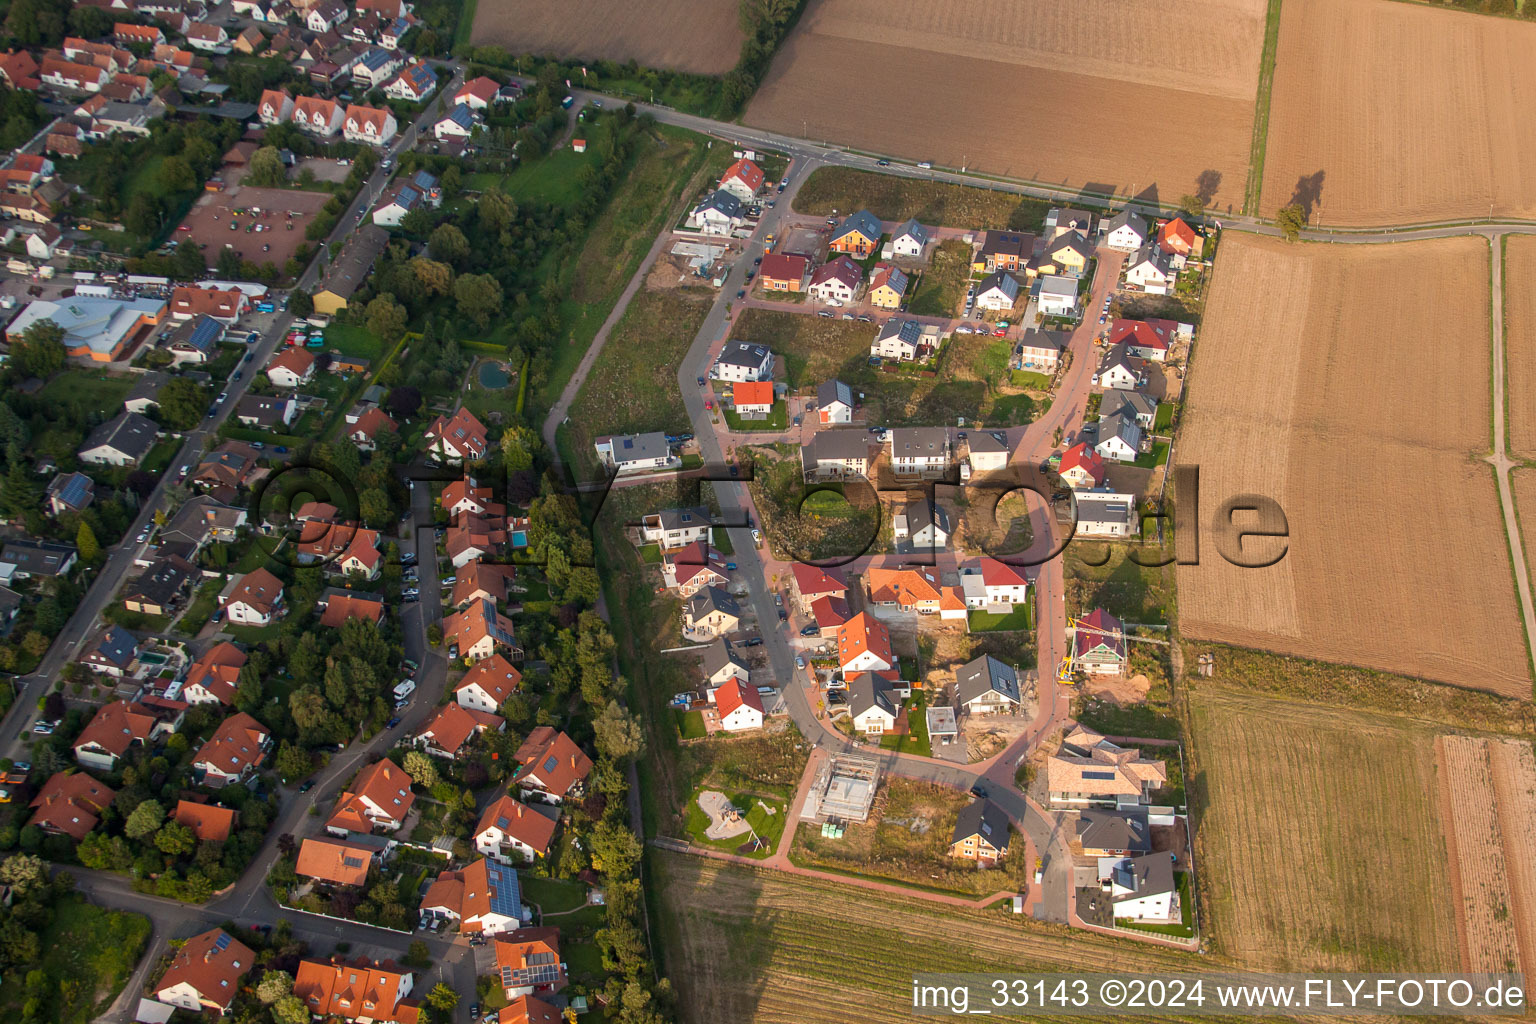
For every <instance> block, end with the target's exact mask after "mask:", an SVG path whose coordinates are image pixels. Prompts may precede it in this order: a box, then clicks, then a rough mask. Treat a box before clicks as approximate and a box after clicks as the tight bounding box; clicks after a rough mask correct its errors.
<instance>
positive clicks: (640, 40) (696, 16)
mask: <svg viewBox="0 0 1536 1024" xmlns="http://www.w3.org/2000/svg"><path fill="white" fill-rule="evenodd" d="M470 43H471V44H472V45H474V46H501V47H504V48H506V49H507V50H509V51H510V52H512V53H529V54H537V55H544V54H552V55H555V56H559V57H569V58H584V59H587V60H612V61H620V62H623V61H635V62H636V63H638V64H641V65H642V66H644V67H652V68H670V69H672V70H674V71H690V72H694V73H696V74H701V75H721V74H724V73H725V72H727V71H729V70H731V68H733V67H735V66H736V58H737V55H738V51H739V50H740V48H741V28H740V26H739V24H738V22H737V17H736V4H735V3H732V2H730V0H653V2H651V3H646V4H627V3H622V2H620V0H567V2H564V3H557V2H555V0H479V3H478V5H477V6H476V7H475V24H474V29H473V30H472V32H471V35H470Z"/></svg>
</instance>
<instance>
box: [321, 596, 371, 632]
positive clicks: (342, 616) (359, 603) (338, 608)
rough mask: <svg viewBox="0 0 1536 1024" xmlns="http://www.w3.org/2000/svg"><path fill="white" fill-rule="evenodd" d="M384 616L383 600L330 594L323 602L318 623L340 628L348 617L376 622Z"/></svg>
mask: <svg viewBox="0 0 1536 1024" xmlns="http://www.w3.org/2000/svg"><path fill="white" fill-rule="evenodd" d="M383 618H384V602H383V601H380V600H378V599H377V598H376V597H375V598H374V599H373V600H369V597H368V596H365V595H353V594H332V595H331V596H330V597H329V598H327V599H326V602H325V611H324V613H322V614H321V616H320V625H322V626H327V627H329V628H331V629H340V628H341V627H342V626H344V625H346V623H347V621H348V620H349V619H363V620H366V621H368V622H372V623H375V624H377V623H378V622H379V621H381V620H382V619H383Z"/></svg>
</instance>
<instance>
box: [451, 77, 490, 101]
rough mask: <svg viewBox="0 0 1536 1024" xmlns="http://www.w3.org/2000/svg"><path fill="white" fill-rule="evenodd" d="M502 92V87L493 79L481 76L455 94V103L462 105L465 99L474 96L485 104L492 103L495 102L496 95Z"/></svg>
mask: <svg viewBox="0 0 1536 1024" xmlns="http://www.w3.org/2000/svg"><path fill="white" fill-rule="evenodd" d="M500 91H501V86H499V85H497V84H496V82H495V81H493V80H492V79H489V78H486V77H485V76H484V75H481V76H480V77H479V78H471V79H470V80H469V81H467V82H465V83H464V85H463V86H462V87H460V89H459V91H458V92H456V93H454V94H453V102H454V103H461V102H463V100H464V98H465V97H467V96H473V97H475V98H476V99H478V100H481V101H483V102H485V103H492V102H495V100H496V94H497V93H499V92H500Z"/></svg>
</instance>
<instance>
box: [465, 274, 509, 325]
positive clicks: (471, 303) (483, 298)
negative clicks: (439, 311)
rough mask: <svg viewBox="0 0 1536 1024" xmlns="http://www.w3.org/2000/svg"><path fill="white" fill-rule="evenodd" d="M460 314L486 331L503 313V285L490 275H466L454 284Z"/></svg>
mask: <svg viewBox="0 0 1536 1024" xmlns="http://www.w3.org/2000/svg"><path fill="white" fill-rule="evenodd" d="M453 297H454V300H455V301H456V302H457V303H458V306H459V312H460V313H462V314H464V315H465V316H467V317H469V318H470V319H471V320H473V321H474V322H475V326H476V327H479V328H480V329H481V330H484V329H485V328H486V327H488V326H490V323H491V318H492V317H495V316H496V315H498V314H499V313H500V312H501V283H500V282H499V281H497V280H496V279H495V278H494V277H492V276H491V275H490V274H464V275H462V276H461V277H460V278H459V279H458V280H457V281H455V282H454V283H453Z"/></svg>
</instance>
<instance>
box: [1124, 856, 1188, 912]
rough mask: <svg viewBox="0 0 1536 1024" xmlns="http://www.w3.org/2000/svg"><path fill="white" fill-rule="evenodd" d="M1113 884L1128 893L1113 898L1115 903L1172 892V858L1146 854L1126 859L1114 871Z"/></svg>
mask: <svg viewBox="0 0 1536 1024" xmlns="http://www.w3.org/2000/svg"><path fill="white" fill-rule="evenodd" d="M1114 872H1115V873H1114V880H1115V884H1116V885H1118V886H1120V887H1121V888H1122V889H1129V890H1130V892H1128V893H1126V894H1124V895H1121V896H1116V897H1115V902H1116V903H1119V902H1121V901H1123V900H1134V899H1140V898H1142V897H1146V896H1157V895H1159V894H1161V893H1165V892H1173V890H1174V884H1173V858H1172V857H1171V856H1169V855H1168V854H1167V853H1148V854H1144V855H1143V856H1140V857H1127V858H1125V859H1124V860H1123V861H1121V862H1120V863H1119V864H1117V865H1115V869H1114Z"/></svg>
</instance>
